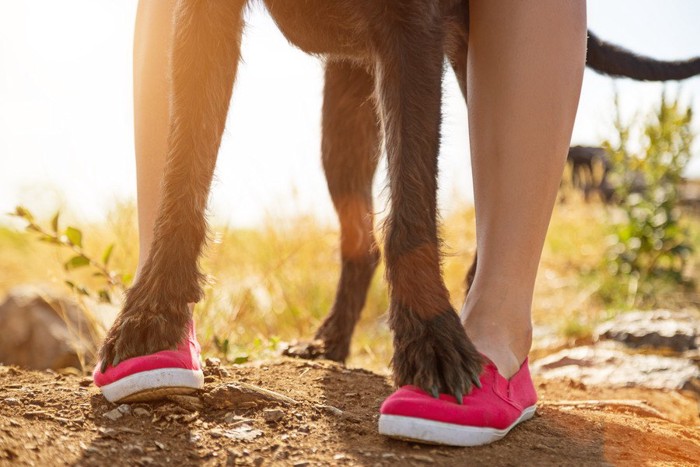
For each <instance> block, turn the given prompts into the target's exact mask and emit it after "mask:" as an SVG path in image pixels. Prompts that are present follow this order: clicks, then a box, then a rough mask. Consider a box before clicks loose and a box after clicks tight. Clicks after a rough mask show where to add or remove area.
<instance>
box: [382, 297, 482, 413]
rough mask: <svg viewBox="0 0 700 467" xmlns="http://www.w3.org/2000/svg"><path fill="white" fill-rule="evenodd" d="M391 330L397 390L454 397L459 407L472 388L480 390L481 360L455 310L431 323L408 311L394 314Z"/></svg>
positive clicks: (400, 310)
mask: <svg viewBox="0 0 700 467" xmlns="http://www.w3.org/2000/svg"><path fill="white" fill-rule="evenodd" d="M391 327H392V329H393V331H394V357H393V359H392V367H393V370H394V381H395V384H396V385H397V386H404V385H407V384H410V385H413V386H418V387H420V388H421V389H423V390H425V391H426V392H428V393H430V394H432V395H433V396H434V397H437V396H438V393H447V394H453V395H454V396H455V398H456V399H457V401H458V402H459V403H461V402H462V396H463V395H464V394H468V393H469V392H470V391H471V389H472V386H480V383H479V375H480V374H481V370H482V366H483V360H482V357H481V355H480V354H479V353H478V352H477V350H476V349H475V348H474V345H473V344H472V343H471V341H470V340H469V338H468V337H467V334H466V333H465V331H464V327H463V326H462V323H461V322H460V320H459V317H458V316H457V314H456V313H455V312H454V311H453V310H447V311H445V312H443V313H441V314H440V315H438V316H436V317H434V318H432V319H430V320H428V321H426V320H423V319H421V318H420V317H418V316H417V315H416V314H415V313H414V312H413V311H411V310H408V309H398V310H394V312H393V313H392V317H391Z"/></svg>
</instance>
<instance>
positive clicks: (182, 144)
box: [100, 0, 245, 370]
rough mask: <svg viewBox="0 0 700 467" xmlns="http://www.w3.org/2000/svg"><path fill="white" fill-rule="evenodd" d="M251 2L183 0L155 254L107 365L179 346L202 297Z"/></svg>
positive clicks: (111, 341) (105, 350) (113, 336)
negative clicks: (209, 209)
mask: <svg viewBox="0 0 700 467" xmlns="http://www.w3.org/2000/svg"><path fill="white" fill-rule="evenodd" d="M244 6H245V0H227V1H217V0H180V1H179V2H178V5H177V7H176V11H175V15H174V18H175V20H174V21H175V22H174V26H173V30H174V36H173V49H172V56H171V70H172V89H171V91H172V93H171V109H170V129H169V136H168V153H167V162H166V168H165V172H164V174H163V186H162V197H161V200H160V205H159V214H158V220H157V221H156V225H155V228H154V240H153V243H152V245H151V250H150V254H149V256H148V259H147V261H146V263H145V266H144V268H143V270H142V271H141V274H140V275H139V277H138V279H137V281H136V283H135V284H134V286H133V287H132V288H131V289H130V290H129V291H128V292H127V296H126V302H125V304H124V307H123V309H122V311H121V312H120V314H119V316H118V317H117V319H116V321H115V322H114V324H113V325H112V328H111V329H110V330H109V332H108V334H107V337H106V338H105V342H104V344H103V346H102V349H101V351H100V359H101V361H102V368H103V370H104V369H105V368H106V366H107V365H109V364H111V365H116V364H117V363H118V362H119V361H121V360H124V359H127V358H130V357H135V356H139V355H146V354H150V353H154V352H157V351H160V350H164V349H171V348H175V347H176V346H177V344H178V343H179V342H180V341H181V340H182V339H184V337H185V333H186V331H187V324H188V321H189V320H190V318H191V316H190V311H189V307H188V303H192V302H197V301H198V300H199V299H200V298H201V297H202V288H201V285H202V280H203V275H202V274H201V273H200V272H199V268H198V265H197V261H198V258H199V254H200V250H201V248H202V246H203V244H204V241H205V238H206V220H205V217H204V214H205V209H206V204H207V199H208V194H209V187H210V185H211V179H212V176H213V171H214V165H215V162H216V155H217V152H218V149H219V144H220V142H221V134H222V132H223V129H224V124H225V121H226V113H227V110H228V104H229V101H230V98H231V91H232V87H233V81H234V78H235V75H236V69H237V67H238V59H239V54H240V39H241V31H242V28H243V23H242V12H243V7H244Z"/></svg>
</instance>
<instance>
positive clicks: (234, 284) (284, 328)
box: [0, 193, 700, 371]
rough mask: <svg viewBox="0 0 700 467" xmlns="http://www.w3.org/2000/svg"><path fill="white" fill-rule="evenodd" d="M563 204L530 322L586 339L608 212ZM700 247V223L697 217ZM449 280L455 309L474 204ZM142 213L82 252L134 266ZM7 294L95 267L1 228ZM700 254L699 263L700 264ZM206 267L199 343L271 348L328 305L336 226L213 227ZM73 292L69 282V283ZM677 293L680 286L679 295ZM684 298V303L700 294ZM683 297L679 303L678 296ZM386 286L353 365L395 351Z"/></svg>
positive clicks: (116, 218) (112, 226)
mask: <svg viewBox="0 0 700 467" xmlns="http://www.w3.org/2000/svg"><path fill="white" fill-rule="evenodd" d="M566 198H567V202H566V203H560V204H558V205H557V207H556V209H555V212H554V215H553V218H552V223H551V226H550V232H549V235H548V237H547V242H546V245H545V249H544V252H543V258H542V264H541V268H540V274H539V277H538V280H537V286H536V292H535V298H534V304H533V318H534V322H535V325H536V326H538V327H539V328H540V329H547V330H549V331H551V332H556V333H560V334H563V335H566V336H568V337H580V336H581V335H586V334H587V333H589V332H590V330H591V329H592V327H593V326H594V325H595V324H596V323H598V322H600V321H601V320H603V319H605V318H606V317H608V316H609V315H610V314H611V312H610V311H609V310H607V309H606V307H605V306H604V305H603V303H602V302H601V301H600V300H599V299H598V296H597V291H598V289H599V288H600V287H601V284H602V282H601V281H602V280H603V279H602V278H603V277H604V274H602V271H601V269H600V268H601V262H602V258H603V255H604V251H605V248H606V237H607V235H608V228H607V224H606V222H607V220H608V218H609V213H608V212H607V208H606V207H605V206H603V205H601V204H599V203H589V204H586V203H583V202H582V201H581V200H580V197H578V196H571V194H570V193H569V194H568V195H567V196H566ZM692 223H693V226H694V232H695V235H696V236H695V238H694V244H695V245H696V246H697V248H698V250H700V234H699V232H700V222H698V220H697V219H695V220H693V221H692ZM443 225H444V227H443V235H444V238H445V253H446V255H445V260H444V271H445V279H446V282H447V285H448V288H449V290H450V293H451V295H452V297H453V302H454V305H455V307H456V308H457V309H459V307H460V306H461V302H462V297H463V294H464V275H465V273H466V271H467V269H468V267H469V265H470V263H471V259H472V255H473V252H474V248H475V232H474V211H473V208H471V207H465V208H463V209H459V210H457V211H455V212H454V213H452V214H449V215H448V216H446V218H445V219H444V222H443ZM135 226H136V222H135V210H134V207H133V206H132V205H130V204H125V205H120V206H118V207H117V208H115V209H114V211H113V212H112V213H110V214H109V216H108V220H107V221H106V222H105V223H103V224H100V225H90V226H79V227H80V228H81V229H82V230H83V234H84V243H85V246H86V250H87V251H94V252H95V255H99V252H101V251H103V250H104V248H105V247H106V246H107V245H109V244H110V243H112V242H114V243H116V247H115V250H114V255H113V257H112V263H111V265H112V267H113V268H114V269H116V270H121V271H133V270H134V268H135V265H136V260H137V254H138V251H137V249H138V247H137V245H138V243H137V235H136V227H135ZM0 254H1V255H2V258H3V267H2V268H1V269H0V294H4V292H6V291H7V290H8V289H9V288H11V287H12V286H14V285H17V284H22V283H27V282H43V283H46V282H48V283H53V284H55V285H56V286H57V287H63V286H62V283H63V281H64V280H65V279H67V278H69V279H70V280H73V281H75V282H79V283H83V284H85V285H86V286H87V287H88V288H90V287H93V288H96V286H97V285H98V282H97V279H95V278H93V277H91V275H90V274H89V272H88V271H82V270H79V271H74V272H70V273H68V272H66V271H64V270H63V268H62V264H63V261H65V260H66V259H67V258H68V254H67V253H65V252H62V251H59V250H58V249H57V248H56V247H54V246H52V245H47V244H42V243H40V242H38V241H36V239H34V238H32V236H31V234H27V233H23V232H17V231H15V230H12V229H8V228H0ZM699 263H700V260H698V259H697V255H696V258H695V259H694V263H693V265H692V268H694V270H695V271H697V269H698V266H700V264H699ZM203 269H204V270H205V271H206V272H207V273H208V274H210V275H211V281H210V285H209V287H208V291H207V296H206V299H205V300H204V301H203V302H202V303H199V304H198V305H197V308H196V314H197V317H198V319H197V322H198V332H199V336H200V341H201V343H202V346H203V348H204V352H205V353H207V354H214V355H217V354H218V355H219V356H221V347H222V345H221V344H219V345H218V346H217V345H216V344H215V338H216V339H217V340H218V341H219V342H220V343H221V342H224V341H226V340H227V339H228V343H229V349H228V357H229V358H231V359H236V358H243V357H245V356H250V357H251V358H257V357H260V356H262V355H264V354H266V353H269V352H273V351H276V346H277V344H278V342H279V341H289V340H294V339H297V338H303V337H310V336H312V334H313V332H314V330H315V329H316V327H317V326H318V325H319V323H320V322H321V320H322V319H323V317H324V316H325V314H326V312H327V311H328V309H329V308H330V306H331V304H332V301H333V295H334V290H335V284H336V280H337V278H338V275H339V249H338V235H337V229H336V228H335V227H331V226H325V225H321V224H320V223H319V222H318V221H317V220H315V219H313V218H310V217H297V218H292V219H277V218H276V219H270V220H269V221H268V222H266V223H265V225H264V226H263V227H261V228H259V229H255V230H243V229H229V228H226V227H215V228H213V241H212V242H211V243H210V245H209V247H208V250H207V253H206V255H205V258H204V260H203ZM64 290H66V291H67V289H65V288H64ZM673 294H675V295H674V296H677V295H678V294H679V292H677V291H673ZM688 297H689V296H688V294H687V293H684V294H683V297H682V298H683V300H685V301H686V302H687V301H688V300H695V299H696V298H697V296H696V295H691V296H690V298H688ZM678 303H681V302H678ZM387 305H388V301H387V294H386V286H385V283H384V280H383V269H382V268H381V267H380V269H379V270H378V272H377V274H376V276H375V280H374V281H373V283H372V286H371V289H370V291H369V296H368V299H367V305H366V308H365V311H364V313H363V316H362V319H361V321H360V323H359V326H358V329H357V333H356V336H355V338H354V341H353V354H352V355H353V356H352V358H351V360H350V361H349V365H350V366H361V367H365V368H370V369H373V370H378V371H382V370H385V369H386V368H387V365H388V363H389V359H390V356H391V339H390V334H389V330H388V326H387V324H386V316H385V313H386V310H387Z"/></svg>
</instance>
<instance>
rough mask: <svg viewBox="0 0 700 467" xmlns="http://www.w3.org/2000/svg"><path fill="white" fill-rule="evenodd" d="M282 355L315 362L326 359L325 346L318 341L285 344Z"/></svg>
mask: <svg viewBox="0 0 700 467" xmlns="http://www.w3.org/2000/svg"><path fill="white" fill-rule="evenodd" d="M282 355H285V356H287V357H295V358H303V359H305V360H316V359H318V358H326V357H325V355H326V344H325V343H324V342H323V341H322V340H320V339H316V340H312V341H301V342H299V341H294V342H290V343H289V344H287V346H286V347H285V348H283V349H282Z"/></svg>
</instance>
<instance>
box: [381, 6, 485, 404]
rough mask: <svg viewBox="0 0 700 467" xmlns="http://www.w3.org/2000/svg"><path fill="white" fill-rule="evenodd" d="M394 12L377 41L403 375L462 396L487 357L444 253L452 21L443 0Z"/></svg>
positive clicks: (402, 380) (391, 273) (398, 360)
mask: <svg viewBox="0 0 700 467" xmlns="http://www.w3.org/2000/svg"><path fill="white" fill-rule="evenodd" d="M395 8H396V9H397V10H398V14H397V12H393V14H394V16H391V17H390V16H389V15H387V16H386V17H385V18H382V21H381V23H382V24H383V25H386V27H384V28H382V29H380V30H376V31H374V33H375V36H374V37H373V40H374V42H373V44H374V46H375V47H376V50H377V56H378V59H377V66H376V88H377V93H378V98H379V99H378V101H379V108H380V114H381V117H382V123H383V126H384V135H385V141H386V148H387V155H388V165H389V179H390V180H389V184H390V188H391V204H392V207H391V214H390V216H389V218H388V220H387V233H386V265H387V278H388V281H389V285H390V288H391V308H390V322H391V325H392V329H393V330H394V347H395V353H394V358H393V361H392V364H393V369H394V379H395V381H396V384H397V385H405V384H415V385H418V386H420V387H422V388H425V389H428V390H434V389H435V388H437V389H438V390H439V391H442V392H449V393H453V394H455V395H461V394H462V393H464V392H468V391H469V389H470V388H471V384H472V382H474V381H477V380H478V377H479V374H480V372H481V358H480V356H479V354H478V353H477V351H476V349H475V348H474V346H473V345H472V344H471V342H470V341H469V339H468V338H467V336H466V333H465V332H464V328H463V327H462V325H461V323H460V322H459V319H458V318H457V315H456V313H455V311H454V310H453V309H452V306H451V305H450V302H449V297H448V293H447V289H446V287H445V285H444V283H443V281H442V276H441V267H440V256H439V251H438V244H439V240H438V235H437V219H436V218H437V209H436V193H437V181H436V176H437V155H438V145H439V133H440V99H441V81H442V63H443V39H444V37H443V34H444V29H443V26H444V24H443V20H442V17H441V13H440V11H439V8H438V6H437V5H435V4H434V2H429V1H427V0H426V1H417V2H405V3H402V4H401V5H396V6H395ZM397 18H401V20H400V21H397ZM396 57H400V59H398V60H397V59H396ZM417 337H419V338H417Z"/></svg>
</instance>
